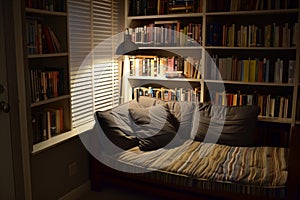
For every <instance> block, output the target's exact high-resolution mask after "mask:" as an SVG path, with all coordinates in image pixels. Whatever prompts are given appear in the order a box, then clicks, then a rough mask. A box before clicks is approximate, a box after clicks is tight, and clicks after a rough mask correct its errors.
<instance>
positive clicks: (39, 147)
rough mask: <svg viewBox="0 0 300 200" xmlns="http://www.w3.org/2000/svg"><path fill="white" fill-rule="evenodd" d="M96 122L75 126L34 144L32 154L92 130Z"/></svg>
mask: <svg viewBox="0 0 300 200" xmlns="http://www.w3.org/2000/svg"><path fill="white" fill-rule="evenodd" d="M94 124H95V121H92V122H90V123H87V124H85V125H83V126H80V127H78V128H74V129H73V130H71V131H68V132H64V133H61V134H58V135H56V136H53V137H51V138H50V139H48V140H45V141H42V142H40V143H37V144H34V145H33V150H32V154H35V153H38V152H40V151H43V150H45V149H47V148H49V147H52V146H54V145H56V144H59V143H60V142H63V141H65V140H67V139H70V138H72V137H75V136H78V135H80V134H81V133H83V132H85V131H88V130H91V129H92V128H93V126H94Z"/></svg>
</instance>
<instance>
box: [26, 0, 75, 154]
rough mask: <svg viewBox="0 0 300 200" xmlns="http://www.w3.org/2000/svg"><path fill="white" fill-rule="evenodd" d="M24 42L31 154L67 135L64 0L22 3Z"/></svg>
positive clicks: (69, 122) (68, 131)
mask: <svg viewBox="0 0 300 200" xmlns="http://www.w3.org/2000/svg"><path fill="white" fill-rule="evenodd" d="M24 4H25V6H24V7H25V19H24V23H23V24H24V25H23V27H24V30H25V33H26V35H24V40H25V41H26V46H25V47H24V48H25V51H26V53H25V55H26V56H25V57H26V62H25V63H26V74H27V79H28V80H27V83H28V84H27V85H28V92H27V93H28V95H30V98H28V101H30V103H29V105H30V106H29V107H30V108H29V112H30V115H31V130H30V131H29V133H30V134H29V138H30V140H29V141H31V144H32V151H33V152H35V151H39V150H42V149H44V148H46V147H49V146H51V145H53V144H55V143H57V142H59V141H61V140H64V139H65V138H67V137H68V136H69V135H70V134H71V127H72V125H71V100H70V80H69V53H68V52H69V45H68V12H67V1H66V0H48V1H46V0H44V1H40V0H24Z"/></svg>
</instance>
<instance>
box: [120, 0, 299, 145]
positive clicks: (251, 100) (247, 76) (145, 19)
mask: <svg viewBox="0 0 300 200" xmlns="http://www.w3.org/2000/svg"><path fill="white" fill-rule="evenodd" d="M153 8H157V9H153ZM125 11H126V12H125V13H126V16H125V27H128V30H127V31H126V32H125V34H129V35H130V37H131V39H132V41H133V42H135V43H136V44H137V45H138V46H139V52H138V54H139V55H135V56H134V55H130V56H125V57H124V66H125V69H124V72H125V73H124V74H125V75H124V83H125V84H124V85H125V86H126V87H125V88H124V90H123V91H124V93H123V94H124V98H125V100H130V99H131V98H135V97H137V96H138V95H148V96H149V95H151V96H156V97H158V98H162V99H165V100H166V99H167V100H174V99H177V100H183V99H182V98H181V97H180V94H182V89H183V90H184V91H185V92H184V93H185V94H186V93H187V94H188V95H187V96H188V97H187V98H188V99H189V100H195V99H196V100H197V101H200V102H211V103H214V104H222V105H247V104H248V105H251V104H257V105H259V106H260V107H261V113H260V114H259V118H258V120H259V124H262V126H263V127H264V129H265V130H267V129H268V128H266V127H269V126H270V127H273V129H270V130H275V132H276V131H278V132H284V134H285V133H289V131H290V128H291V127H292V126H295V125H297V124H300V120H299V119H300V113H299V112H300V108H299V107H300V100H299V99H300V96H299V81H298V80H299V75H298V74H299V65H300V63H299V62H300V58H299V57H300V51H299V46H300V45H299V39H297V37H299V36H298V35H299V19H300V9H299V1H292V0H281V1H268V0H255V1H243V0H237V1H234V0H197V1H196V0H188V1H179V0H178V1H176V0H175V1H168V0H165V1H164V0H153V1H143V0H128V1H127V6H126V7H125ZM151 56H153V57H151ZM166 57H167V58H168V59H170V58H174V57H175V59H176V58H178V57H179V58H180V59H181V60H180V59H179V62H181V63H183V64H180V67H179V68H178V66H177V64H174V62H173V64H172V66H173V70H172V69H169V68H168V67H166V68H167V69H166V71H169V70H171V71H175V72H172V73H165V74H164V75H162V74H161V69H159V68H160V66H161V63H160V62H161V61H160V60H161V59H164V58H166ZM189 59H192V60H193V61H190V62H189ZM137 60H142V61H141V62H140V61H139V62H140V63H139V64H138V61H137ZM148 60H150V61H148ZM152 60H153V61H152ZM182 60H183V61H182ZM195 60H196V62H195ZM186 61H187V63H189V65H192V68H193V69H192V75H191V74H190V73H191V71H190V70H188V67H186V66H185V62H186ZM151 62H154V64H152V65H151ZM195 63H196V64H195ZM136 65H138V66H142V67H141V68H142V72H138V70H136ZM145 66H146V67H145ZM148 66H150V72H148V73H147V70H146V72H145V70H144V69H145V68H146V69H147V67H148ZM151 66H152V68H154V70H152V68H151ZM153 66H154V67H153ZM166 66H168V64H166ZM137 68H139V67H137ZM143 70H144V71H143ZM151 70H152V71H151ZM162 70H163V69H162ZM178 71H180V72H178ZM178 73H179V74H180V75H178ZM195 73H196V74H195ZM198 73H200V74H198ZM174 76H175V78H174ZM178 76H182V77H183V78H182V77H178ZM167 77H173V78H167ZM161 85H163V86H165V87H161ZM169 86H170V88H168V87H169ZM153 88H156V89H155V90H153ZM163 88H167V89H166V90H165V91H167V92H165V93H164V94H161V91H162V89H163ZM149 91H150V92H149ZM168 91H171V92H169V93H168ZM178 91H179V92H178ZM189 91H190V92H189ZM172 94H173V96H172ZM191 94H192V95H191ZM197 94H199V95H197ZM194 97H196V98H194ZM187 98H185V100H187ZM279 130H280V131H279ZM269 132H271V131H269ZM270 134H271V133H270ZM280 134H281V133H280ZM286 136H287V137H288V134H285V135H283V136H280V137H286ZM279 140H280V139H279ZM283 140H286V141H287V139H286V138H285V139H283Z"/></svg>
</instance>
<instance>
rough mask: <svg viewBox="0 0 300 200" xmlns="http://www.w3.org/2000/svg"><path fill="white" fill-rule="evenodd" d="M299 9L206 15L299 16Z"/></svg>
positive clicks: (208, 13) (211, 13)
mask: <svg viewBox="0 0 300 200" xmlns="http://www.w3.org/2000/svg"><path fill="white" fill-rule="evenodd" d="M297 12H299V9H276V10H275V9H274V10H249V11H227V12H207V13H206V15H207V16H209V15H213V16H215V15H259V14H261V15H274V14H289V13H295V14H297Z"/></svg>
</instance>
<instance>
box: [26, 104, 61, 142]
mask: <svg viewBox="0 0 300 200" xmlns="http://www.w3.org/2000/svg"><path fill="white" fill-rule="evenodd" d="M63 130H64V124H63V108H62V107H48V108H45V109H44V110H41V111H34V112H33V113H32V131H33V133H32V134H33V143H34V144H36V143H39V142H41V141H44V140H48V139H50V138H51V137H53V136H55V135H57V134H59V133H61V132H62V131H63Z"/></svg>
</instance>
